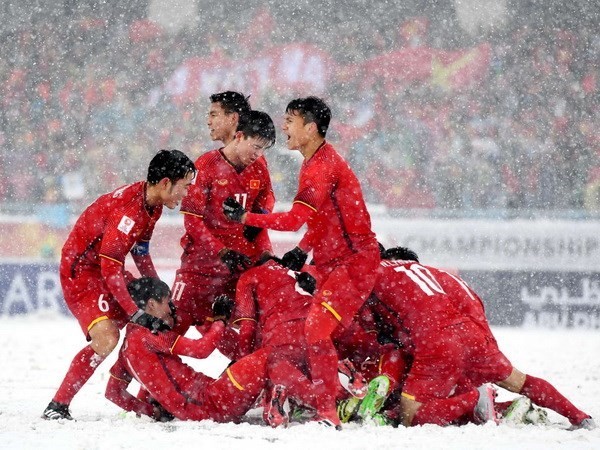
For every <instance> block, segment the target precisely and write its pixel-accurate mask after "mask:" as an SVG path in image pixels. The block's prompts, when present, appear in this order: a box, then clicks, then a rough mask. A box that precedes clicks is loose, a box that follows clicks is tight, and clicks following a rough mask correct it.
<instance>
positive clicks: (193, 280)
mask: <svg viewBox="0 0 600 450" xmlns="http://www.w3.org/2000/svg"><path fill="white" fill-rule="evenodd" d="M237 278H238V277H237V276H235V277H234V276H231V277H215V276H205V275H199V274H194V273H190V272H183V273H180V272H178V273H177V275H176V276H175V282H174V283H173V288H172V290H171V300H172V301H173V304H174V305H175V307H176V308H177V322H176V323H175V327H174V329H173V331H175V332H176V333H179V334H181V335H183V334H185V332H186V331H187V330H188V328H189V327H190V326H192V325H202V324H203V323H204V322H205V321H206V319H207V318H211V317H212V303H213V300H214V299H215V297H216V296H217V295H220V294H227V295H229V296H230V297H231V298H235V283H236V282H237Z"/></svg>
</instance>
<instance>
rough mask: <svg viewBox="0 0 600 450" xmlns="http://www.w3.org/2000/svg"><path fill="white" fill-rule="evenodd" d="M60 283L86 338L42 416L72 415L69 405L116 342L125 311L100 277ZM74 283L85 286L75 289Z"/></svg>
mask: <svg viewBox="0 0 600 450" xmlns="http://www.w3.org/2000/svg"><path fill="white" fill-rule="evenodd" d="M67 283H68V285H67V286H66V287H65V284H66V283H65V284H63V292H64V294H65V301H66V302H67V306H69V309H70V310H71V312H72V313H73V315H74V316H75V317H76V318H77V320H78V321H79V324H80V326H81V328H82V330H83V331H84V333H85V334H86V336H87V339H88V340H89V341H90V343H89V345H86V346H85V347H84V348H83V349H81V350H80V351H79V352H78V353H77V355H75V357H74V358H73V360H72V361H71V364H70V366H69V369H68V370H67V373H66V375H65V377H64V378H63V381H62V383H61V384H60V386H59V388H58V390H57V391H56V394H55V395H54V397H53V398H52V401H51V402H50V403H49V404H48V406H47V407H46V409H45V410H44V413H43V415H42V417H43V418H45V419H72V417H71V415H70V413H69V405H70V403H71V401H72V400H73V398H74V397H75V395H76V394H77V393H78V392H79V390H80V389H81V388H82V387H83V386H84V385H85V383H86V382H87V381H88V380H89V379H90V377H91V376H92V374H93V373H94V372H95V370H96V368H97V367H98V366H99V365H100V364H101V363H102V361H104V359H105V358H106V357H107V356H108V355H109V354H110V353H111V352H112V351H113V350H114V348H115V347H116V346H117V344H118V342H119V329H120V328H122V327H123V326H124V325H125V323H126V321H127V316H126V313H125V312H124V311H123V310H122V308H121V307H120V306H119V304H118V303H117V301H116V300H114V299H113V298H112V296H111V295H110V293H109V292H108V289H107V288H106V286H104V283H103V281H102V280H100V279H90V278H87V279H80V280H77V281H70V282H67ZM77 286H86V290H78V289H77Z"/></svg>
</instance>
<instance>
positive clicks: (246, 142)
mask: <svg viewBox="0 0 600 450" xmlns="http://www.w3.org/2000/svg"><path fill="white" fill-rule="evenodd" d="M235 140H236V146H235V154H236V156H237V161H236V162H237V163H238V164H241V165H243V166H244V167H247V166H249V165H250V164H252V163H253V162H254V161H256V160H257V159H258V158H260V157H261V156H262V155H264V153H265V147H266V146H267V143H266V142H265V141H264V140H263V139H260V138H256V137H249V138H247V137H246V136H244V134H243V133H241V132H238V133H236V135H235Z"/></svg>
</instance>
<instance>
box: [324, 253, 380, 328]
mask: <svg viewBox="0 0 600 450" xmlns="http://www.w3.org/2000/svg"><path fill="white" fill-rule="evenodd" d="M378 274H379V258H378V257H377V255H374V254H372V253H371V252H361V253H357V254H355V255H353V256H352V257H350V258H348V259H346V260H345V261H344V262H343V264H340V265H339V266H336V267H334V268H333V269H331V271H330V272H329V273H328V274H326V275H325V276H324V282H323V285H322V286H321V287H320V289H319V290H318V291H317V293H316V294H315V299H314V303H317V304H320V305H322V306H323V309H324V311H323V312H324V313H328V314H329V313H330V314H332V315H333V316H334V317H335V318H336V319H337V321H338V322H340V323H341V324H342V326H344V327H347V326H348V325H350V323H351V322H352V319H353V318H354V315H355V314H356V313H357V312H358V310H359V309H360V307H361V306H362V305H363V303H364V302H365V300H366V299H367V297H368V296H369V294H371V291H372V290H373V286H375V281H376V280H377V275H378Z"/></svg>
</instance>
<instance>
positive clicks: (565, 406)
mask: <svg viewBox="0 0 600 450" xmlns="http://www.w3.org/2000/svg"><path fill="white" fill-rule="evenodd" d="M520 394H522V395H524V396H525V397H529V398H530V399H531V401H532V402H533V403H535V404H536V405H538V406H542V407H544V408H550V409H551V410H553V411H556V412H557V413H559V414H560V415H561V416H565V417H566V418H567V419H569V421H570V422H571V423H572V424H578V423H580V422H581V421H582V420H583V419H585V418H586V417H589V415H588V414H586V413H584V412H583V411H581V410H579V409H577V408H576V407H575V405H573V403H571V402H570V401H569V400H567V399H566V397H565V396H564V395H562V394H561V393H560V392H558V391H557V390H556V388H555V387H554V386H552V385H551V384H550V383H548V382H547V381H546V380H543V379H541V378H536V377H532V376H531V375H526V376H525V383H524V384H523V388H522V389H521V392H520Z"/></svg>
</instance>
